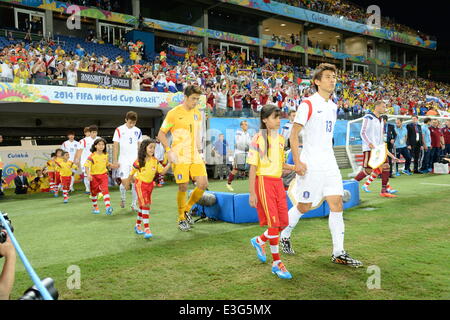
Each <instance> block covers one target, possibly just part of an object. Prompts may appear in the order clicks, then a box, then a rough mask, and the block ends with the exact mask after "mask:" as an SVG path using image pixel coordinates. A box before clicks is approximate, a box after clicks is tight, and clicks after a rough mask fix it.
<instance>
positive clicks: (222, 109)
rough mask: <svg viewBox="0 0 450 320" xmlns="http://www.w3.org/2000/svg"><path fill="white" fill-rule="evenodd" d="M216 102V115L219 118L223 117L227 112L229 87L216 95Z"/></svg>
mask: <svg viewBox="0 0 450 320" xmlns="http://www.w3.org/2000/svg"><path fill="white" fill-rule="evenodd" d="M215 101H216V115H217V116H218V117H223V116H224V115H225V113H226V112H227V102H228V90H227V87H226V86H225V87H222V89H221V90H220V91H219V92H217V93H216V94H215Z"/></svg>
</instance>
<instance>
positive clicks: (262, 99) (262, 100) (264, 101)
mask: <svg viewBox="0 0 450 320" xmlns="http://www.w3.org/2000/svg"><path fill="white" fill-rule="evenodd" d="M268 100H269V95H268V94H267V93H266V91H264V92H263V93H261V95H260V96H259V102H260V104H261V105H262V106H264V105H266V104H267V101H268Z"/></svg>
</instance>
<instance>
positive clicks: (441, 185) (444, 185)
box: [421, 182, 450, 187]
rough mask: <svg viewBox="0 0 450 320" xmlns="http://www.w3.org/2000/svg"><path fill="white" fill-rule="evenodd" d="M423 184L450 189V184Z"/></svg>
mask: <svg viewBox="0 0 450 320" xmlns="http://www.w3.org/2000/svg"><path fill="white" fill-rule="evenodd" d="M421 184H426V185H429V186H440V187H450V184H438V183H425V182H424V183H421Z"/></svg>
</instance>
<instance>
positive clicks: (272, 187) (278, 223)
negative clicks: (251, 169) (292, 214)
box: [255, 176, 289, 228]
mask: <svg viewBox="0 0 450 320" xmlns="http://www.w3.org/2000/svg"><path fill="white" fill-rule="evenodd" d="M255 188H256V196H257V197H258V205H257V207H256V210H257V211H258V218H259V224H260V225H261V227H262V226H268V227H269V228H277V227H282V228H283V227H287V226H288V225H289V216H288V207H287V200H286V191H284V185H283V180H282V179H281V178H271V177H264V176H257V177H256V183H255Z"/></svg>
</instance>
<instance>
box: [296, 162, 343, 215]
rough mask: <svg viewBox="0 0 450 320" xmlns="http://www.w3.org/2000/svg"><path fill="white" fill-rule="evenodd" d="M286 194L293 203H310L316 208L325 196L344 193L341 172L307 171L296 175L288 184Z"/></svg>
mask: <svg viewBox="0 0 450 320" xmlns="http://www.w3.org/2000/svg"><path fill="white" fill-rule="evenodd" d="M288 195H289V199H290V200H291V202H292V204H294V205H295V204H296V203H312V209H315V208H318V207H320V206H321V205H322V202H323V201H324V200H325V197H329V196H343V195H344V186H343V183H342V176H341V172H340V171H339V170H330V171H307V172H306V174H305V175H304V176H299V175H296V178H295V179H294V180H292V182H291V184H290V186H289V190H288Z"/></svg>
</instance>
